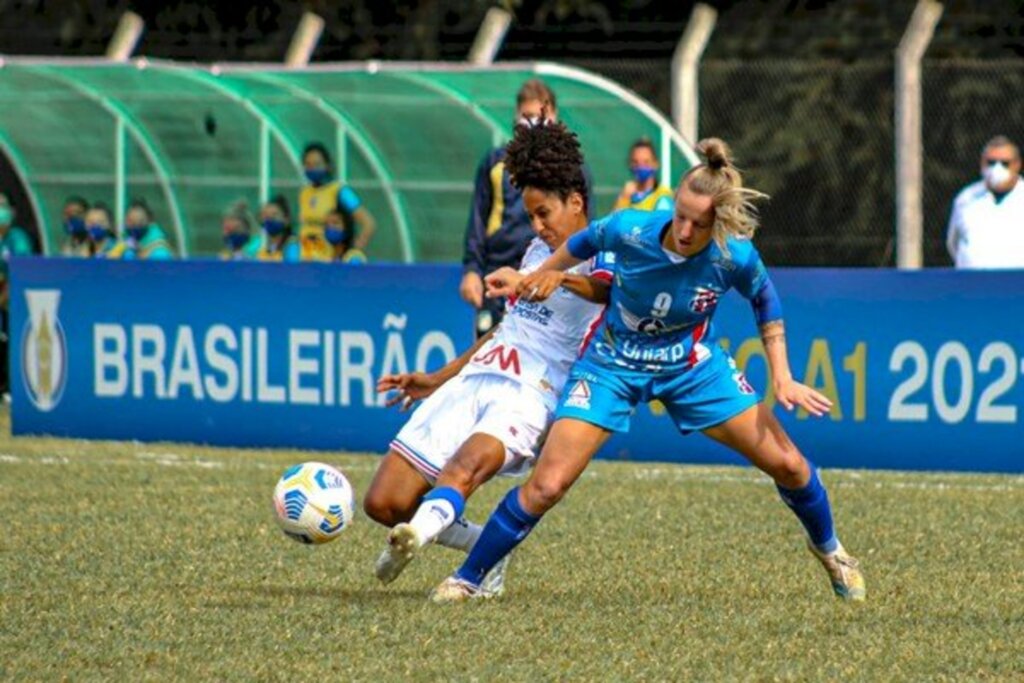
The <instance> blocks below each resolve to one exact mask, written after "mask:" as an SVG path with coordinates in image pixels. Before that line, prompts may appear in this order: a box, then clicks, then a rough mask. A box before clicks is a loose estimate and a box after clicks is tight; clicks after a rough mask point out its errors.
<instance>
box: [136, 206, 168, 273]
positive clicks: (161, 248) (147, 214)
mask: <svg viewBox="0 0 1024 683" xmlns="http://www.w3.org/2000/svg"><path fill="white" fill-rule="evenodd" d="M124 232H125V240H124V241H125V244H126V245H127V247H128V249H129V250H130V251H131V252H132V253H133V254H134V255H135V258H138V259H141V260H143V261H166V260H169V259H172V258H174V252H172V251H171V245H170V243H169V242H168V241H167V235H165V234H164V231H163V228H161V227H160V226H159V225H157V224H156V223H154V222H153V212H152V211H151V210H150V208H149V205H147V204H146V202H144V201H143V200H141V199H135V200H133V201H132V203H131V204H129V205H128V211H127V212H125V214H124Z"/></svg>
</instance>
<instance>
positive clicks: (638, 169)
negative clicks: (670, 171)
mask: <svg viewBox="0 0 1024 683" xmlns="http://www.w3.org/2000/svg"><path fill="white" fill-rule="evenodd" d="M630 170H631V171H632V172H633V177H634V178H636V181H637V182H638V183H646V182H647V181H648V180H650V179H651V178H653V177H654V174H655V173H657V172H658V169H656V168H652V167H651V166H633V167H632V168H630Z"/></svg>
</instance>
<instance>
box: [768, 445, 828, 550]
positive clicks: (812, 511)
mask: <svg viewBox="0 0 1024 683" xmlns="http://www.w3.org/2000/svg"><path fill="white" fill-rule="evenodd" d="M807 464H808V465H809V466H810V468H811V480H810V481H809V482H807V486H805V487H803V488H802V489H787V488H783V487H781V486H779V485H778V484H776V486H775V488H777V489H778V490H779V495H780V496H781V497H782V501H783V502H784V503H785V504H786V505H788V506H789V507H790V509H791V510H792V511H793V512H794V513H795V514H796V516H797V517H798V518H799V519H800V523H801V524H803V525H804V529H806V530H807V535H808V536H809V537H810V539H811V543H813V544H814V547H815V548H817V549H818V550H819V551H821V552H823V553H831V552H833V551H835V549H836V548H838V547H839V539H837V538H836V532H835V528H834V527H833V525H832V506H831V505H829V502H828V491H826V490H825V487H824V486H823V485H822V483H821V477H819V476H818V468H816V467H815V466H814V465H813V464H812V463H810V462H808V463H807Z"/></svg>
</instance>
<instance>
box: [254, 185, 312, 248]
mask: <svg viewBox="0 0 1024 683" xmlns="http://www.w3.org/2000/svg"><path fill="white" fill-rule="evenodd" d="M260 225H262V226H263V244H262V245H261V246H260V249H259V251H258V252H256V259H257V260H259V261H284V262H288V263H294V262H296V261H300V260H301V253H300V250H299V242H298V240H296V239H295V237H294V235H292V219H291V212H290V211H289V210H288V202H287V201H286V200H285V198H284V197H281V196H278V197H275V198H274V199H271V200H270V201H269V202H267V203H266V204H264V205H263V207H262V208H261V209H260Z"/></svg>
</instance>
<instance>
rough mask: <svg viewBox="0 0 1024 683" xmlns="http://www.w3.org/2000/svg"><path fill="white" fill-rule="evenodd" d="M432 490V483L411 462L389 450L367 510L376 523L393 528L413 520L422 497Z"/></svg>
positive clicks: (365, 504)
mask: <svg viewBox="0 0 1024 683" xmlns="http://www.w3.org/2000/svg"><path fill="white" fill-rule="evenodd" d="M430 488H431V484H430V482H429V481H427V479H426V477H424V476H423V474H422V473H420V471H419V470H417V469H416V468H415V467H413V466H412V464H410V463H409V461H408V460H406V459H405V458H403V457H402V456H401V455H399V454H398V453H396V452H395V451H388V452H387V454H386V455H385V456H384V457H383V458H381V461H380V464H379V465H378V466H377V472H376V474H374V475H373V481H372V482H370V486H369V488H367V489H366V495H364V496H363V511H364V512H366V514H367V516H368V517H369V518H370V519H372V520H374V521H375V522H378V523H380V524H383V525H384V526H387V527H393V526H395V525H396V524H399V523H400V522H407V521H409V520H410V519H412V515H413V513H414V512H416V506H417V505H419V502H420V498H422V497H423V494H424V493H426V492H427V491H429V490H430Z"/></svg>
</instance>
